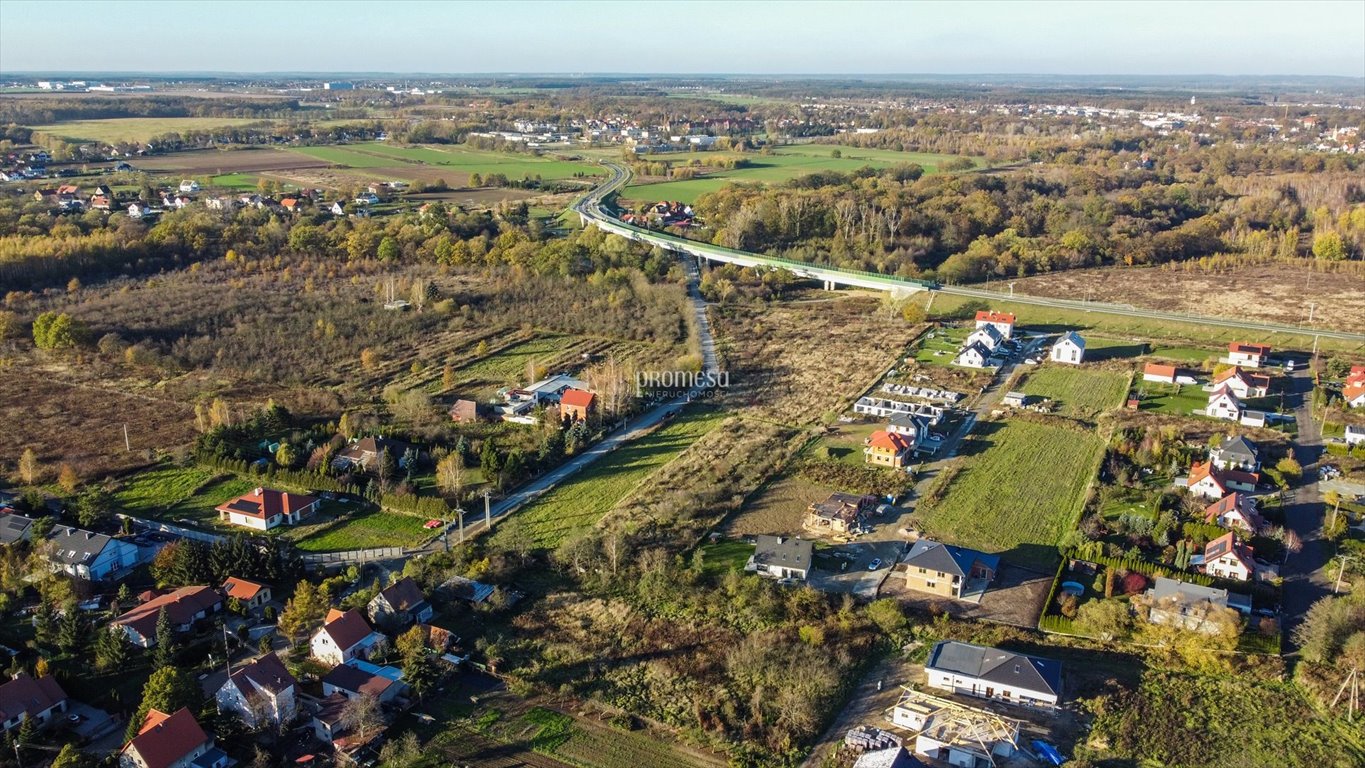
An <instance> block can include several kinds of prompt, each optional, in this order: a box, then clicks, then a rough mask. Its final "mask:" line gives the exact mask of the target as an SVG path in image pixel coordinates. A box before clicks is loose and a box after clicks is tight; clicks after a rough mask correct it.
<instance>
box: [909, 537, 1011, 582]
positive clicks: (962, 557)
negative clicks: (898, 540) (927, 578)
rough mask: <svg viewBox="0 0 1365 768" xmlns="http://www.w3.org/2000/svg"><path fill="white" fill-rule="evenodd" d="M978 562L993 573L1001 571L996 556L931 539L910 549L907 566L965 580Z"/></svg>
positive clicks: (998, 559) (922, 540)
mask: <svg viewBox="0 0 1365 768" xmlns="http://www.w3.org/2000/svg"><path fill="white" fill-rule="evenodd" d="M978 561H979V562H980V563H981V564H982V565H984V566H986V567H987V568H989V569H991V570H992V571H996V570H999V567H1000V558H999V557H997V556H996V555H987V554H985V553H984V552H977V551H976V550H974V549H964V548H962V547H954V546H953V545H951V544H944V543H942V542H938V541H930V540H929V539H920V540H919V541H917V542H915V546H913V547H911V548H910V554H909V556H907V557H906V558H905V563H906V565H912V566H914V567H916V568H928V569H931V570H935V571H941V572H943V573H951V574H955V575H957V576H961V577H963V578H966V577H967V574H969V573H971V571H972V566H973V565H974V564H976V563H977V562H978Z"/></svg>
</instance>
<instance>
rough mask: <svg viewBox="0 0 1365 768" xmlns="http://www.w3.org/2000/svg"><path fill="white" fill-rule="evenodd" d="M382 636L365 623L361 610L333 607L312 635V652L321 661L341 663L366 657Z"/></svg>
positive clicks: (334, 663) (333, 663)
mask: <svg viewBox="0 0 1365 768" xmlns="http://www.w3.org/2000/svg"><path fill="white" fill-rule="evenodd" d="M383 639H384V636H383V635H381V634H379V633H378V632H375V631H374V630H372V629H370V625H369V624H366V623H365V619H364V617H362V616H361V615H360V611H357V610H355V609H352V610H349V611H345V612H342V611H339V610H336V609H335V608H334V609H332V610H331V611H329V612H328V614H327V623H326V624H323V625H322V628H321V629H319V630H318V631H317V632H316V633H314V635H313V640H312V644H311V647H312V655H313V658H315V659H317V660H318V661H321V662H323V663H324V664H332V665H337V664H344V663H346V662H348V661H350V660H351V659H357V658H359V659H363V658H366V657H367V656H369V653H370V649H371V648H373V647H374V644H375V643H378V642H379V641H381V640H383Z"/></svg>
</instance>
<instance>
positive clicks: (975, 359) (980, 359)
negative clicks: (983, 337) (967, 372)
mask: <svg viewBox="0 0 1365 768" xmlns="http://www.w3.org/2000/svg"><path fill="white" fill-rule="evenodd" d="M990 359H991V352H990V350H988V349H986V348H985V347H983V346H981V345H980V344H971V345H968V346H966V347H963V348H962V350H961V351H959V352H958V353H957V357H955V358H953V365H958V366H961V367H963V368H985V367H986V366H987V365H988V364H989V362H990Z"/></svg>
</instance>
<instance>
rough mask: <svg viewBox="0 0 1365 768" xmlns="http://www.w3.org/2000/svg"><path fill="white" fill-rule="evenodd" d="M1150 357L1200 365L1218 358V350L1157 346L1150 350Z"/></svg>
mask: <svg viewBox="0 0 1365 768" xmlns="http://www.w3.org/2000/svg"><path fill="white" fill-rule="evenodd" d="M1224 351H1226V350H1224ZM1151 356H1152V357H1155V358H1160V359H1162V360H1170V361H1174V362H1179V363H1202V362H1204V361H1205V360H1208V359H1209V358H1210V357H1214V358H1216V357H1218V356H1219V352H1218V350H1214V349H1201V348H1199V347H1166V346H1157V347H1153V348H1152V352H1151Z"/></svg>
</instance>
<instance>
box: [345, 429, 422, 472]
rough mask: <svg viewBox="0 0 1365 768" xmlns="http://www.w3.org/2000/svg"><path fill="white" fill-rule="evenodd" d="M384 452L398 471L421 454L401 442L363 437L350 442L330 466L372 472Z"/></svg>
mask: <svg viewBox="0 0 1365 768" xmlns="http://www.w3.org/2000/svg"><path fill="white" fill-rule="evenodd" d="M385 452H387V453H388V454H389V456H390V457H392V458H393V463H394V466H397V467H398V468H399V469H407V468H408V465H409V464H412V463H413V462H414V461H417V460H418V459H419V458H420V457H421V454H422V451H421V449H420V448H418V447H417V446H415V445H413V444H412V443H407V442H404V441H402V440H394V439H393V438H389V437H363V438H361V439H359V440H354V441H352V442H351V444H350V445H348V446H346V449H345V450H344V451H341V452H339V453H338V454H337V456H336V458H335V459H333V460H332V466H334V467H336V468H337V469H341V470H346V469H358V470H360V471H362V472H373V471H374V470H376V469H377V468H378V467H379V461H380V457H381V456H382V455H383V454H384V453H385Z"/></svg>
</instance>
